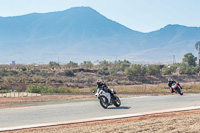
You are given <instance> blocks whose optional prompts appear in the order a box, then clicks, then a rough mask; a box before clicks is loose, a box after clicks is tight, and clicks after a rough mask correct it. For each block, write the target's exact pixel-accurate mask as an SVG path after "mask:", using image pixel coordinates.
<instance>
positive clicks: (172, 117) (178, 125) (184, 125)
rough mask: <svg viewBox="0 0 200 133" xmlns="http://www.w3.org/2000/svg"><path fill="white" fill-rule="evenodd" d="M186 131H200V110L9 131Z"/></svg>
mask: <svg viewBox="0 0 200 133" xmlns="http://www.w3.org/2000/svg"><path fill="white" fill-rule="evenodd" d="M135 132H142V133H143V132H144V133H152V132H153V133H178V132H179V133H184V132H187V133H188V132H193V133H197V132H200V110H191V111H183V112H173V113H164V114H155V115H148V116H140V117H132V118H125V119H116V120H107V121H98V122H88V123H79V124H70V125H61V126H52V127H43V128H33V129H24V130H18V131H12V132H9V133H135Z"/></svg>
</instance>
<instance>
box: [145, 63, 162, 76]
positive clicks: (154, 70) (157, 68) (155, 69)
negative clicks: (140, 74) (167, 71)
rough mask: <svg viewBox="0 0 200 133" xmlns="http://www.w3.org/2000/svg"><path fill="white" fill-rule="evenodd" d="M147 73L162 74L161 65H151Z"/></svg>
mask: <svg viewBox="0 0 200 133" xmlns="http://www.w3.org/2000/svg"><path fill="white" fill-rule="evenodd" d="M147 74H149V75H157V74H160V66H159V65H150V66H148V67H147Z"/></svg>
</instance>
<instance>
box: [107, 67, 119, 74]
mask: <svg viewBox="0 0 200 133" xmlns="http://www.w3.org/2000/svg"><path fill="white" fill-rule="evenodd" d="M108 72H109V74H110V75H112V76H115V75H117V70H116V69H113V68H112V69H109V70H108Z"/></svg>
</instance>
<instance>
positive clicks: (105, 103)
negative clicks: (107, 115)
mask: <svg viewBox="0 0 200 133" xmlns="http://www.w3.org/2000/svg"><path fill="white" fill-rule="evenodd" d="M99 100H100V104H101V106H102V107H103V108H104V109H107V108H108V99H107V98H106V97H105V96H101V97H100V98H99Z"/></svg>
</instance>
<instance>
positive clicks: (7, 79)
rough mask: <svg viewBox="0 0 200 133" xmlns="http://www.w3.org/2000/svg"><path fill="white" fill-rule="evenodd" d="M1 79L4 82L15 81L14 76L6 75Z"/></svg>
mask: <svg viewBox="0 0 200 133" xmlns="http://www.w3.org/2000/svg"><path fill="white" fill-rule="evenodd" d="M3 80H4V81H5V82H8V83H14V82H15V77H13V76H8V77H4V78H3Z"/></svg>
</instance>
